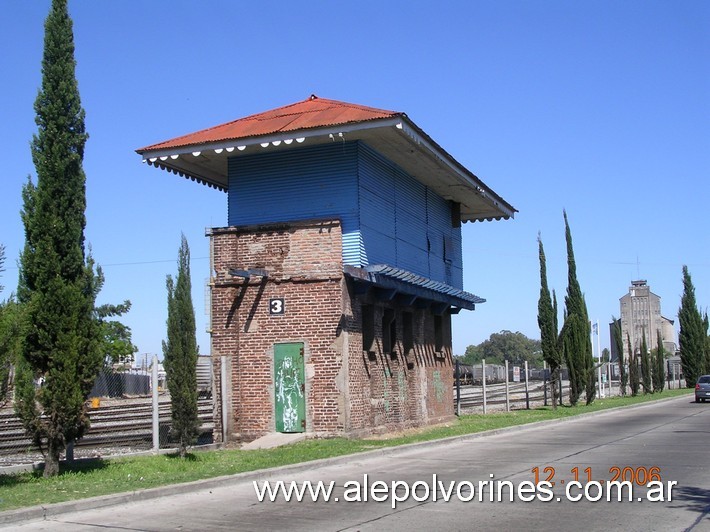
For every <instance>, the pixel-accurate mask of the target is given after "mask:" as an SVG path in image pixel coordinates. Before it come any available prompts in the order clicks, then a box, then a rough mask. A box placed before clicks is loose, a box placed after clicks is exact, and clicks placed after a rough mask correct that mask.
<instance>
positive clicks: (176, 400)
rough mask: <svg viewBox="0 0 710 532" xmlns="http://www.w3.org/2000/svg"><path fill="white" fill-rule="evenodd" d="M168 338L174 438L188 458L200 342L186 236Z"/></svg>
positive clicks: (171, 290) (172, 285) (171, 289)
mask: <svg viewBox="0 0 710 532" xmlns="http://www.w3.org/2000/svg"><path fill="white" fill-rule="evenodd" d="M166 285H167V288H168V321H167V326H168V331H167V336H168V339H167V340H166V341H163V357H164V359H163V364H164V365H165V373H166V376H167V384H168V390H170V398H171V402H172V435H173V437H174V438H176V439H177V441H178V444H179V455H180V456H181V457H183V458H184V457H185V456H186V454H187V446H188V445H191V444H192V443H194V442H195V440H196V438H197V429H198V419H197V357H198V348H197V339H196V336H195V309H194V307H193V305H192V294H191V290H192V288H191V285H192V283H191V281H190V248H189V247H188V245H187V239H186V238H185V235H182V242H181V244H180V250H179V252H178V273H177V279H176V280H175V281H173V278H172V277H171V276H170V275H168V277H167V282H166Z"/></svg>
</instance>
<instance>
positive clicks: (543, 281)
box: [537, 233, 562, 409]
mask: <svg viewBox="0 0 710 532" xmlns="http://www.w3.org/2000/svg"><path fill="white" fill-rule="evenodd" d="M537 243H538V254H539V258H540V298H539V299H538V303H537V324H538V326H539V327H540V343H541V348H542V357H543V359H544V360H545V362H547V365H548V366H549V367H550V384H551V389H552V394H551V395H552V407H553V408H555V409H556V408H557V395H558V387H559V377H560V366H561V365H562V355H561V354H560V350H559V346H558V333H557V316H556V314H555V307H554V305H553V304H552V297H551V296H550V289H549V288H548V286H547V259H546V258H545V250H544V248H543V245H542V239H541V238H540V234H539V233H538V236H537Z"/></svg>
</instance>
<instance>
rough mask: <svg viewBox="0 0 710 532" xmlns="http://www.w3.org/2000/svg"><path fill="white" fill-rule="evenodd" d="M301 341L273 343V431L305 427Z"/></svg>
mask: <svg viewBox="0 0 710 532" xmlns="http://www.w3.org/2000/svg"><path fill="white" fill-rule="evenodd" d="M304 375H305V372H304V361H303V344H302V343H295V344H274V396H275V397H274V410H275V415H276V432H304V431H305V430H306V384H305V382H306V381H305V378H304Z"/></svg>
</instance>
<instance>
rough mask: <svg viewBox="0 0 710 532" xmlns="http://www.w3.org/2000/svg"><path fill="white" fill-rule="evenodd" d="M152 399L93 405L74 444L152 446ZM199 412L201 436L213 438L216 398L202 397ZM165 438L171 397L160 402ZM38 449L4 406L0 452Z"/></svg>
mask: <svg viewBox="0 0 710 532" xmlns="http://www.w3.org/2000/svg"><path fill="white" fill-rule="evenodd" d="M152 411H153V407H152V400H151V398H150V397H148V398H144V399H130V400H126V401H125V402H124V401H121V400H111V402H110V403H107V404H105V405H102V406H99V407H98V408H90V409H89V419H90V420H91V427H90V428H89V430H88V432H87V433H86V435H85V436H84V437H83V438H81V439H80V440H79V441H77V442H76V443H75V445H74V447H75V448H76V449H84V448H96V447H119V446H129V445H135V446H148V447H150V446H151V445H152V441H153V417H152V415H153V414H152ZM197 412H198V413H197V416H198V419H199V421H200V428H199V433H200V438H201V439H202V440H206V439H211V437H212V430H213V429H214V421H213V418H212V415H213V414H212V399H199V400H198V404H197ZM158 416H159V427H160V439H161V442H163V441H166V442H167V439H168V431H169V428H170V400H169V399H167V400H166V399H162V400H160V401H159V403H158ZM36 451H38V449H37V448H36V447H34V446H33V445H32V441H31V440H30V439H29V438H27V435H26V434H25V430H24V427H23V426H22V422H21V421H20V419H19V418H18V417H17V416H16V415H15V413H14V412H13V411H12V409H11V408H3V409H2V410H0V456H2V455H10V454H17V453H23V452H24V453H26V452H36Z"/></svg>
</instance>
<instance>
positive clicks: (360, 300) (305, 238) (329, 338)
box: [208, 220, 453, 441]
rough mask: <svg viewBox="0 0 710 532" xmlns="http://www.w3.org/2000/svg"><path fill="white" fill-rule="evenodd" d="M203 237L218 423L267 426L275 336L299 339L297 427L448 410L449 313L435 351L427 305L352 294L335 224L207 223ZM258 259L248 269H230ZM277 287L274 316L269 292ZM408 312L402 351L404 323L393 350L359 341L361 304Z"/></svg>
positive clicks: (378, 423)
mask: <svg viewBox="0 0 710 532" xmlns="http://www.w3.org/2000/svg"><path fill="white" fill-rule="evenodd" d="M208 234H209V236H210V238H211V246H212V268H213V276H212V304H211V307H212V320H211V328H212V355H213V362H214V371H215V373H214V374H215V376H216V379H217V380H218V381H219V376H220V366H221V363H222V362H223V361H224V362H225V363H226V366H227V373H228V375H229V386H227V387H226V391H227V397H226V403H227V413H228V415H227V434H228V439H229V440H238V441H248V440H251V439H254V438H256V437H259V436H261V435H263V434H266V433H268V432H272V431H274V429H275V421H274V383H273V346H274V344H276V343H284V342H302V343H303V344H304V357H305V363H306V384H305V391H306V430H307V432H309V433H311V434H314V435H321V436H332V435H338V434H340V435H342V434H351V435H361V434H366V433H370V432H373V431H378V432H384V431H388V430H396V429H399V428H404V427H409V426H419V425H422V424H427V423H434V422H438V421H443V420H446V419H450V418H451V417H452V413H453V395H452V394H453V376H452V373H453V371H452V364H451V347H450V346H451V342H450V320H449V316H448V314H446V315H445V319H444V320H443V323H444V329H445V331H444V332H445V337H446V338H447V341H446V342H444V343H445V347H444V348H443V349H442V350H441V352H440V353H435V352H434V344H435V340H434V317H433V315H432V314H431V312H430V311H429V310H428V309H411V308H405V307H402V308H399V307H397V306H396V305H394V304H391V303H381V302H378V301H376V300H373V299H372V296H368V295H365V296H356V295H354V293H353V290H352V286H351V285H350V283H349V282H348V281H347V279H346V278H345V277H344V275H343V264H342V234H341V226H340V223H339V222H338V221H336V220H326V221H313V222H296V223H289V224H270V225H265V226H249V227H230V228H221V229H212V230H210V231H209V233H208ZM251 268H256V269H265V270H266V271H267V272H268V276H267V277H264V278H262V277H258V276H252V277H251V278H250V279H248V280H246V279H243V278H240V277H234V276H232V275H230V274H229V270H230V269H238V270H248V269H251ZM272 298H283V299H284V302H285V312H284V314H283V315H271V314H269V301H270V299H272ZM367 303H372V304H374V305H375V307H376V309H377V310H376V314H377V316H379V318H376V319H375V323H376V324H378V323H380V321H381V315H382V312H384V309H385V308H392V309H394V310H395V315H396V316H401V312H402V311H403V310H410V311H412V314H413V316H414V320H413V323H414V324H415V327H414V329H415V332H414V336H415V339H416V342H415V347H414V349H412V350H411V352H410V353H406V354H405V353H404V352H403V345H402V343H401V338H402V337H403V336H402V334H403V333H402V331H401V328H402V324H401V319H398V320H397V327H398V332H397V334H396V336H397V338H398V339H400V340H399V341H398V343H396V347H395V349H394V353H395V354H390V353H383V352H382V349H381V334H382V331H381V326H379V325H377V326H376V328H379V329H378V330H376V331H375V334H376V338H378V339H379V340H378V341H377V343H376V345H377V346H378V347H377V348H376V350H375V351H374V352H372V353H366V352H363V350H362V331H361V315H360V312H361V305H362V304H367ZM216 388H217V390H216V398H215V405H216V412H215V424H216V428H215V438H216V439H217V440H218V441H219V440H220V439H221V432H222V413H221V405H222V397H221V395H220V386H219V383H218V385H217V387H216Z"/></svg>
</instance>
